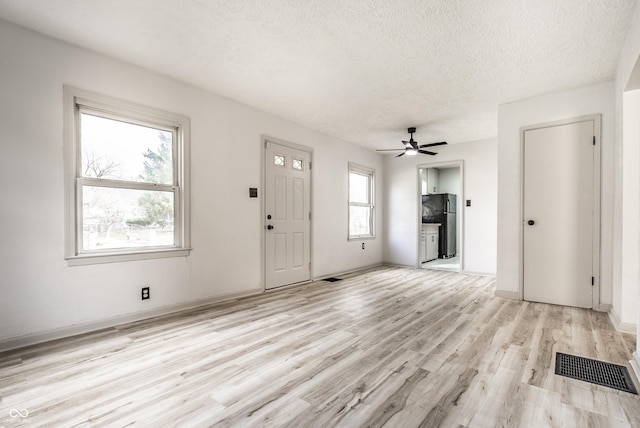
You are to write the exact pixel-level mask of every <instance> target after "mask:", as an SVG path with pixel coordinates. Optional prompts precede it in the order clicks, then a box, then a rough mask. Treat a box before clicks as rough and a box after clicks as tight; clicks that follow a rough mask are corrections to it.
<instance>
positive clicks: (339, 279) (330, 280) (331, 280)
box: [324, 277, 342, 282]
mask: <svg viewBox="0 0 640 428" xmlns="http://www.w3.org/2000/svg"><path fill="white" fill-rule="evenodd" d="M324 281H327V282H337V281H342V278H334V277H331V278H325V279H324Z"/></svg>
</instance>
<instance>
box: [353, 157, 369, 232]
mask: <svg viewBox="0 0 640 428" xmlns="http://www.w3.org/2000/svg"><path fill="white" fill-rule="evenodd" d="M374 175H375V171H374V170H372V169H370V168H366V167H362V166H358V165H355V164H352V163H350V164H349V239H361V238H374V237H375V233H374V230H375V228H374V224H375V223H374V218H375V215H374V214H375V205H374V200H373V199H374V198H373V195H374Z"/></svg>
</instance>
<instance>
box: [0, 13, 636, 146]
mask: <svg viewBox="0 0 640 428" xmlns="http://www.w3.org/2000/svg"><path fill="white" fill-rule="evenodd" d="M635 3H636V1H635V0H484V1H480V0H467V1H464V0H348V1H345V0H306V1H299V0H192V1H187V0H0V17H2V18H4V19H6V20H8V21H12V22H15V23H18V24H20V25H23V26H25V27H27V28H31V29H34V30H36V31H39V32H41V33H44V34H47V35H50V36H52V37H55V38H58V39H62V40H65V41H68V42H71V43H74V44H77V45H80V46H83V47H86V48H89V49H93V50H96V51H99V52H103V53H105V54H107V55H110V56H113V57H116V58H120V59H123V60H125V61H128V62H131V63H134V64H138V65H140V66H142V67H145V68H148V69H151V70H154V71H157V72H160V73H163V74H165V75H168V76H171V77H173V78H175V79H178V80H181V81H184V82H188V83H191V84H193V85H196V86H198V87H201V88H204V89H206V90H209V91H211V92H214V93H216V94H220V95H223V96H225V97H228V98H231V99H234V100H237V101H240V102H242V103H245V104H249V105H252V106H255V107H257V108H259V109H261V110H264V111H268V112H271V113H274V114H276V115H279V116H281V117H284V118H287V119H290V120H292V121H295V122H297V123H300V124H303V125H305V126H307V127H310V128H313V129H316V130H319V131H322V132H325V133H327V134H330V135H334V136H337V137H339V138H342V139H344V140H346V141H350V142H353V143H356V144H360V145H363V146H366V147H369V148H373V149H376V148H395V147H398V145H400V142H399V141H400V140H401V139H406V137H407V133H406V128H407V127H409V126H417V127H418V131H417V133H416V134H415V138H416V140H417V141H419V142H420V143H428V142H432V141H440V140H443V139H445V140H447V141H449V143H458V142H464V141H472V140H478V139H483V138H489V137H495V136H496V134H497V106H498V104H502V103H506V102H510V101H516V100H520V99H524V98H528V97H532V96H535V95H540V94H545V93H550V92H555V91H559V90H564V89H568V88H573V87H579V86H583V85H588V84H592V83H597V82H603V81H607V80H612V79H613V78H614V77H615V69H616V65H617V63H618V57H619V55H620V52H621V49H622V45H623V43H624V39H625V37H626V35H627V32H628V27H629V23H630V20H631V15H632V11H633V8H634V6H635Z"/></svg>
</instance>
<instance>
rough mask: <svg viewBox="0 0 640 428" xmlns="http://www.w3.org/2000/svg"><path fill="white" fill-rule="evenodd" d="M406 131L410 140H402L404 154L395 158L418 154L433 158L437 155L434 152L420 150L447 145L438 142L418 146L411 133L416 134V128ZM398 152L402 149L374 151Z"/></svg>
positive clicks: (443, 142) (444, 142)
mask: <svg viewBox="0 0 640 428" xmlns="http://www.w3.org/2000/svg"><path fill="white" fill-rule="evenodd" d="M408 131H409V134H411V138H409V141H404V140H403V141H402V142H403V143H404V152H402V153H400V154H399V155H397V156H396V157H397V158H399V157H400V156H404V155H407V156H414V155H417V154H418V153H422V154H423V155H431V156H435V155H437V153H436V152H430V151H428V150H422V149H424V148H427V147H434V146H442V145H444V144H447V142H446V141H440V142H438V143H431V144H421V145H418V142H417V141H415V140H414V139H413V133H414V132H416V128H409V129H408ZM398 150H402V149H381V150H376V152H393V151H398Z"/></svg>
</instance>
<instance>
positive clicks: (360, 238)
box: [347, 235, 376, 241]
mask: <svg viewBox="0 0 640 428" xmlns="http://www.w3.org/2000/svg"><path fill="white" fill-rule="evenodd" d="M372 239H376V237H375V235H374V236H371V235H364V236H350V237H348V238H347V241H371V240H372Z"/></svg>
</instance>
